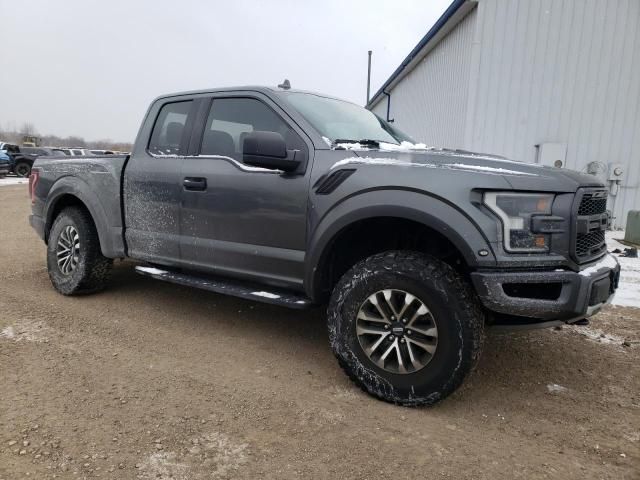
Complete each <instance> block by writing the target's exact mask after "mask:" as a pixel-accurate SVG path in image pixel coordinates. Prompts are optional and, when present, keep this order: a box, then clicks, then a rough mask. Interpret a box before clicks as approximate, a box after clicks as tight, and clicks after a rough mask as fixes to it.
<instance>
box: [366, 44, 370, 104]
mask: <svg viewBox="0 0 640 480" xmlns="http://www.w3.org/2000/svg"><path fill="white" fill-rule="evenodd" d="M370 93H371V50H369V64H368V66H367V105H369V94H370Z"/></svg>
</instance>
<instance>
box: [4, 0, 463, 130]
mask: <svg viewBox="0 0 640 480" xmlns="http://www.w3.org/2000/svg"><path fill="white" fill-rule="evenodd" d="M449 3H450V0H393V1H391V0H386V1H383V0H369V1H349V0H316V1H303V0H299V1H285V0H273V1H268V2H266V1H265V2H260V1H256V0H254V1H245V0H229V1H204V0H202V1H197V0H181V1H168V0H167V1H165V0H155V1H151V0H148V1H142V0H140V1H134V0H89V1H87V0H65V1H45V0H42V1H34V0H20V1H17V0H0V19H2V28H1V33H2V35H1V37H2V38H1V39H0V59H2V73H0V127H4V128H7V127H11V126H14V125H15V126H16V127H20V125H21V124H22V123H23V122H25V121H30V122H32V123H33V124H34V125H35V127H36V129H37V130H38V132H39V133H41V134H55V135H60V136H68V135H80V136H83V137H85V138H86V139H87V140H98V139H105V138H110V139H112V140H116V141H133V139H134V138H135V135H136V133H137V129H138V126H139V123H140V120H141V119H142V116H143V115H144V113H145V110H146V108H147V106H148V104H149V102H150V101H151V100H152V99H153V98H154V97H156V96H158V95H161V94H163V93H170V92H175V91H183V90H193V89H198V88H207V87H218V86H233V85H257V84H260V85H276V84H278V83H280V82H281V81H282V80H283V79H284V78H285V77H286V78H288V79H289V80H290V81H291V84H292V86H293V87H294V88H302V89H307V90H315V91H320V92H325V93H328V94H331V95H335V96H338V97H341V98H345V99H348V100H352V101H354V102H357V103H359V104H363V103H364V101H365V97H366V76H367V63H366V62H367V50H369V49H371V50H373V68H372V87H371V89H372V95H373V93H374V92H376V91H377V89H378V88H379V87H380V86H381V85H382V83H383V82H384V81H385V80H386V79H387V78H388V76H389V75H390V74H391V73H392V72H393V71H394V70H395V69H396V67H397V66H398V65H399V64H400V62H401V61H402V60H403V59H404V57H405V56H406V55H407V54H408V53H409V52H410V51H411V49H412V48H413V47H414V46H415V45H416V43H417V42H418V41H419V40H420V38H422V36H423V35H424V34H425V33H426V32H427V31H428V29H429V28H430V27H431V26H432V25H433V23H434V22H435V21H436V20H437V19H438V17H439V16H440V15H441V14H442V13H443V12H444V10H445V9H446V8H447V6H448V5H449Z"/></svg>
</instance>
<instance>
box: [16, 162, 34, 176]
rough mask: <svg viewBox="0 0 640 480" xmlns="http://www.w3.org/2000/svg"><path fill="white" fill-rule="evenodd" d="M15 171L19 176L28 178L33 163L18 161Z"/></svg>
mask: <svg viewBox="0 0 640 480" xmlns="http://www.w3.org/2000/svg"><path fill="white" fill-rule="evenodd" d="M14 172H15V174H16V175H17V176H19V177H23V178H26V177H28V176H29V175H31V165H29V164H28V163H27V162H18V163H16V166H15V168H14Z"/></svg>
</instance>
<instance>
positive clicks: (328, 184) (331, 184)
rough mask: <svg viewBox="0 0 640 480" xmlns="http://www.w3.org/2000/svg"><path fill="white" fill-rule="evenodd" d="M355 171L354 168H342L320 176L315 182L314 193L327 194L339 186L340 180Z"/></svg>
mask: <svg viewBox="0 0 640 480" xmlns="http://www.w3.org/2000/svg"><path fill="white" fill-rule="evenodd" d="M353 172H355V169H346V168H345V169H342V170H336V171H335V172H333V173H331V174H330V175H328V176H326V177H323V178H321V179H320V180H319V181H318V182H317V183H316V186H317V188H316V193H317V194H318V195H329V194H330V193H331V192H333V191H334V190H335V189H336V188H338V187H339V186H340V184H341V183H342V182H344V181H345V180H346V179H347V178H349V177H350V176H351V174H353Z"/></svg>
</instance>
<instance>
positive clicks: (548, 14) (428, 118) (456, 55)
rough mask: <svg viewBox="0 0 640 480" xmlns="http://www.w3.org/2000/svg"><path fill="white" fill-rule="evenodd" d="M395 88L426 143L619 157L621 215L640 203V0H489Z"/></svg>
mask: <svg viewBox="0 0 640 480" xmlns="http://www.w3.org/2000/svg"><path fill="white" fill-rule="evenodd" d="M470 35H474V36H473V37H470ZM466 79H468V82H467V81H466ZM391 93H392V97H391V116H392V118H395V120H396V124H397V125H398V127H400V128H401V129H403V130H407V131H408V132H409V133H411V134H412V135H413V136H415V137H416V139H419V140H425V141H426V142H427V143H429V144H439V145H442V146H447V147H461V148H467V149H472V150H477V151H481V152H493V153H498V154H502V155H506V156H508V157H510V158H514V159H518V160H524V161H528V162H535V161H536V145H538V144H541V143H546V142H557V143H564V144H566V145H567V158H566V166H567V167H568V168H573V169H576V170H582V171H586V166H587V164H588V163H589V162H592V161H598V162H603V163H604V164H608V163H610V162H619V163H622V164H623V166H624V169H625V175H624V178H623V181H622V188H621V189H620V191H619V194H618V195H617V196H615V197H614V196H611V197H610V205H609V207H610V208H612V207H615V209H614V215H615V216H616V217H617V218H616V223H615V225H616V226H619V227H623V226H624V223H625V220H626V212H627V211H628V210H630V209H638V208H640V185H639V184H640V1H639V0H527V1H524V0H480V1H479V3H478V7H477V8H476V9H475V10H474V11H473V12H472V13H471V14H470V15H469V16H467V17H466V18H465V19H464V21H463V22H462V23H461V24H459V25H458V27H456V29H455V30H453V31H452V32H451V33H450V34H449V35H448V36H447V37H445V39H444V40H443V41H442V43H441V44H440V45H438V46H437V47H436V48H435V49H434V50H432V51H431V52H430V53H429V54H428V55H427V57H426V58H425V59H424V60H423V61H422V62H421V64H420V65H419V66H418V67H416V69H414V70H413V71H412V72H411V73H410V74H408V75H407V76H406V77H405V78H404V79H403V80H402V81H401V82H400V83H399V84H398V85H396V87H395V88H394V89H393V90H392V92H391ZM461 100H462V101H464V102H466V105H464V104H461ZM374 110H375V111H376V112H380V113H381V114H382V115H384V114H385V113H386V100H383V101H382V102H380V103H379V104H378V105H376V108H375V109H374ZM460 116H464V120H461V118H460ZM603 179H606V176H605V175H604V174H603Z"/></svg>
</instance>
